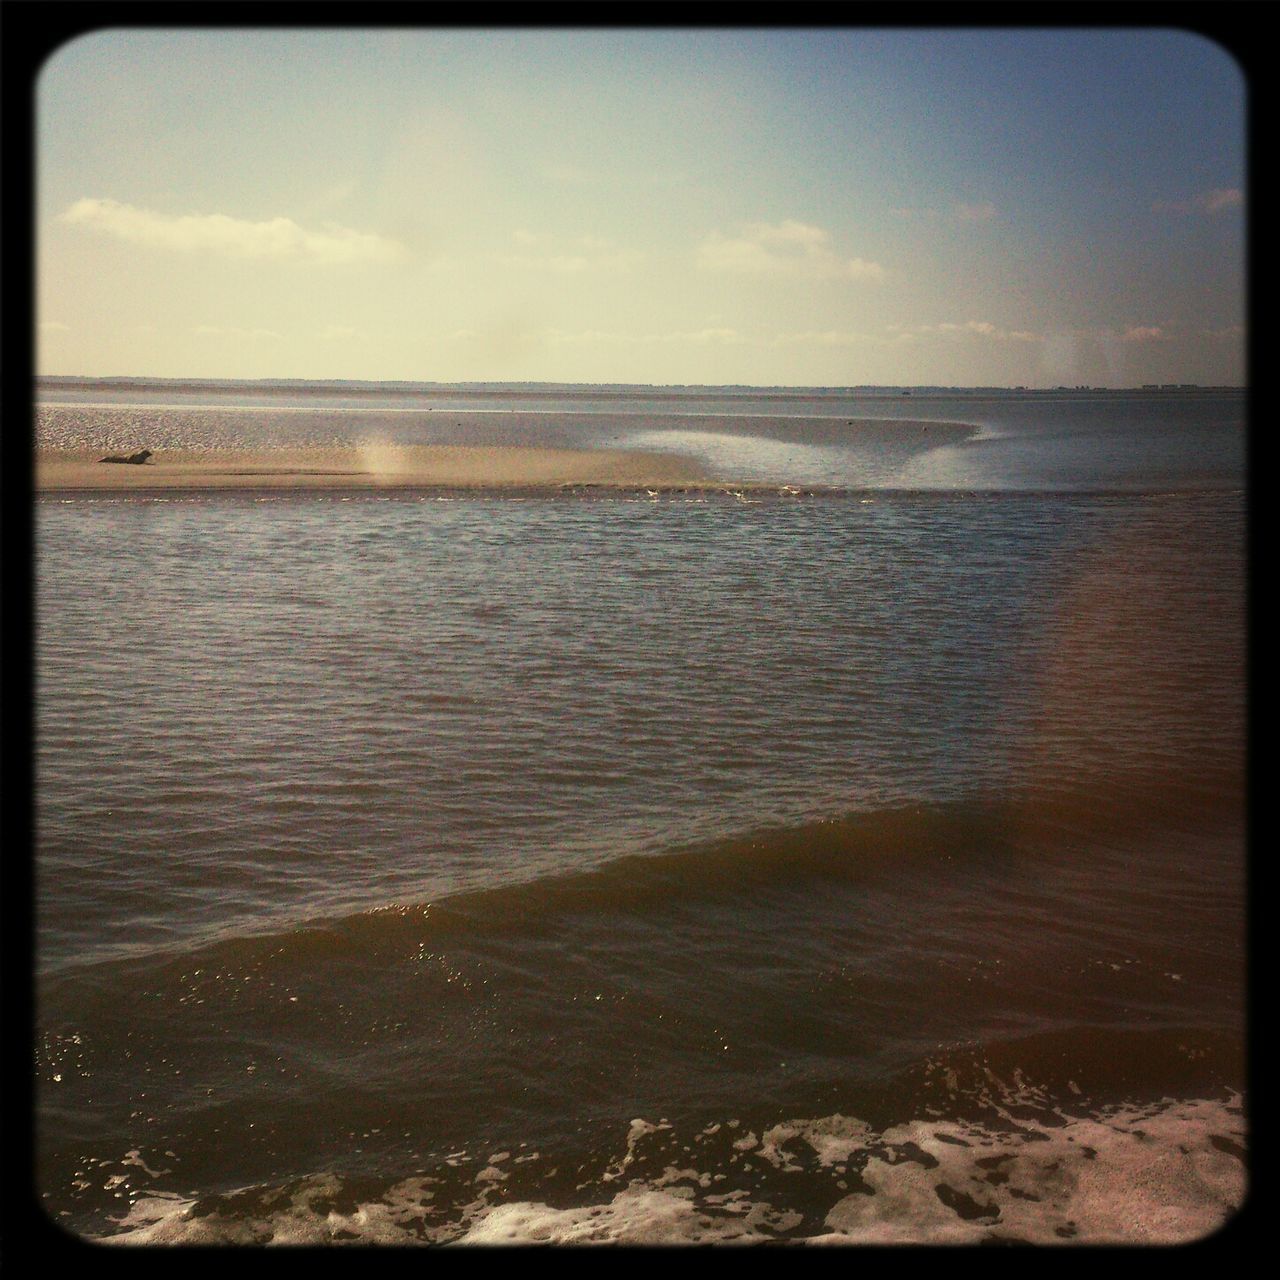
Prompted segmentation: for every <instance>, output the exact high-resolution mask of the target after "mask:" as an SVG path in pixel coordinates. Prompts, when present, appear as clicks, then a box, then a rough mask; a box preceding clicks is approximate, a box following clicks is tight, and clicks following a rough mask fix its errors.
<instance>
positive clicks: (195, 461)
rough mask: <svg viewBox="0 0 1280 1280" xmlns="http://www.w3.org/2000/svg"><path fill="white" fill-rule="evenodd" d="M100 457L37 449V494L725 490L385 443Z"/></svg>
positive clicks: (692, 479) (652, 458)
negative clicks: (139, 460)
mask: <svg viewBox="0 0 1280 1280" xmlns="http://www.w3.org/2000/svg"><path fill="white" fill-rule="evenodd" d="M103 456H105V455H104V453H103V452H100V451H96V450H95V451H92V452H91V451H89V450H83V449H40V450H37V452H36V456H35V477H34V479H35V491H36V492H37V493H56V492H75V491H103V490H105V491H110V492H112V493H121V492H129V491H136V492H147V491H151V490H156V489H178V490H187V491H200V490H206V489H230V490H236V489H242V490H254V489H432V488H449V489H498V490H501V489H529V488H548V489H554V488H559V487H563V486H566V485H593V486H604V487H615V488H621V489H630V488H640V487H645V486H648V487H652V488H671V487H679V486H702V485H707V486H715V487H720V482H717V481H716V480H714V479H713V478H712V477H711V476H710V475H709V474H708V472H707V471H706V469H705V468H704V467H703V466H702V465H701V464H700V463H699V462H698V461H696V460H695V459H692V458H687V457H682V456H680V455H677V454H670V453H660V452H643V451H638V450H622V449H562V448H534V447H527V446H470V445H465V446H464V445H405V446H391V445H380V444H379V445H360V446H348V447H334V448H302V449H290V448H269V449H256V450H200V451H195V450H190V451H185V450H169V451H163V450H161V451H157V452H156V454H155V455H154V456H153V457H152V458H151V459H149V460H148V461H147V462H146V463H144V464H142V465H131V464H120V463H109V462H102V461H101V460H100V459H101V458H102V457H103Z"/></svg>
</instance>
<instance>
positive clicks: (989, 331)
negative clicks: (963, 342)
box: [889, 320, 1039, 342]
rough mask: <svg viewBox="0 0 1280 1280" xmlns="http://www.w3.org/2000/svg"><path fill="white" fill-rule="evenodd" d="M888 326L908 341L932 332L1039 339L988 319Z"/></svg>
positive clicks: (996, 338)
mask: <svg viewBox="0 0 1280 1280" xmlns="http://www.w3.org/2000/svg"><path fill="white" fill-rule="evenodd" d="M889 328H890V330H891V331H893V332H894V333H896V335H897V336H898V338H900V339H906V340H908V341H910V340H912V339H914V338H916V337H920V336H927V335H934V334H938V335H942V336H945V337H953V338H956V337H977V338H990V339H992V340H993V341H997V342H1038V341H1039V338H1038V337H1037V336H1036V335H1035V334H1034V333H1028V332H1027V331H1026V330H1025V329H1001V328H1000V327H999V325H994V324H992V323H991V322H990V321H989V320H965V321H962V322H956V321H954V320H947V321H943V322H942V323H941V324H916V325H901V324H891V325H890V326H889Z"/></svg>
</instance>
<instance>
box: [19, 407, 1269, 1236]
mask: <svg viewBox="0 0 1280 1280" xmlns="http://www.w3.org/2000/svg"><path fill="white" fill-rule="evenodd" d="M460 403H468V402H465V401H460ZM880 403H882V404H883V405H884V406H885V408H884V411H883V415H882V416H886V417H888V416H890V415H893V414H897V415H898V416H900V417H905V416H907V415H906V413H905V410H904V409H903V407H902V406H900V405H899V404H898V403H896V402H893V401H889V400H884V401H882V402H880ZM470 407H471V409H472V410H474V405H471V406H470ZM506 407H508V408H514V410H516V412H513V413H507V414H502V413H498V414H495V413H486V414H481V413H477V412H474V411H472V412H470V414H469V416H468V414H467V413H464V412H463V411H462V410H461V409H459V410H457V413H456V415H455V417H454V418H453V419H452V422H451V424H450V425H449V426H448V427H447V428H445V427H437V425H436V424H435V423H432V424H431V430H433V431H434V430H439V431H440V432H441V434H440V435H439V436H435V437H430V438H448V439H450V440H451V441H452V440H477V439H483V440H486V441H492V440H497V439H499V438H502V437H503V433H508V435H510V434H511V433H514V434H516V435H519V436H520V437H521V438H522V439H525V438H529V433H531V432H532V433H536V434H534V436H533V438H534V439H536V440H537V441H538V442H545V443H560V442H569V443H583V442H584V441H585V442H586V443H588V444H597V445H607V444H611V443H628V444H631V443H635V437H636V436H637V435H647V437H648V438H647V439H646V440H645V441H643V442H641V443H640V444H638V445H637V447H655V444H656V446H657V447H672V448H677V449H685V450H690V449H691V450H694V451H697V452H699V454H700V456H702V457H703V458H704V459H705V460H707V461H709V462H711V463H712V464H713V465H716V466H717V467H720V468H721V470H722V474H725V475H727V476H732V477H734V478H739V479H742V478H750V476H751V475H752V474H753V469H756V470H755V471H754V474H763V475H765V476H766V477H767V478H770V479H778V480H779V481H785V482H789V483H824V484H836V485H840V486H843V488H842V490H841V491H840V492H834V493H827V494H822V495H819V496H799V497H796V496H792V495H789V494H769V495H760V496H758V497H757V498H755V499H753V500H752V501H740V500H738V499H736V498H734V497H733V496H732V495H730V494H721V493H710V494H704V495H694V494H690V495H685V496H676V495H672V496H664V497H661V498H659V499H658V500H656V501H651V500H649V499H647V498H639V499H637V498H634V497H632V496H629V495H616V496H602V497H598V498H594V499H584V498H580V497H578V498H575V497H567V496H559V497H543V498H535V499H530V500H517V499H513V498H499V497H476V496H466V495H461V494H442V493H422V494H412V493H410V494H398V495H394V496H387V495H385V494H383V495H373V494H366V495H363V496H360V495H340V494H325V493H319V494H303V495H294V496H280V495H275V496H272V497H270V498H267V497H264V496H263V495H256V496H255V495H252V494H241V495H235V494H227V493H224V494H218V495H209V496H203V497H200V496H193V497H181V498H179V497H173V498H170V499H168V500H161V499H156V500H139V499H137V498H117V497H109V496H103V497H96V498H95V497H77V498H74V499H60V498H56V497H50V498H46V499H43V500H41V501H40V503H39V505H38V510H37V562H36V577H37V592H38V598H37V606H38V632H37V646H36V648H37V651H36V657H37V686H36V692H37V708H36V710H37V744H36V746H37V760H36V769H37V794H36V817H37V847H36V857H37V861H36V872H37V890H38V901H37V923H38V927H39V948H38V954H37V964H38V968H39V971H40V983H39V993H38V1021H39V1043H38V1045H37V1053H36V1061H37V1078H38V1091H39V1108H40V1110H39V1162H38V1167H37V1170H36V1178H37V1186H38V1193H39V1194H40V1196H41V1197H42V1198H43V1203H44V1204H45V1206H46V1207H47V1210H48V1212H49V1213H50V1214H51V1216H53V1217H54V1219H55V1220H57V1221H60V1222H62V1223H63V1224H64V1225H65V1226H67V1227H68V1228H69V1229H71V1230H73V1231H76V1232H78V1233H82V1234H88V1235H94V1236H98V1235H112V1236H115V1237H116V1238H127V1239H134V1240H138V1239H148V1240H165V1239H176V1240H184V1241H205V1240H220V1241H236V1242H242V1243H243V1242H264V1241H267V1240H276V1241H287V1240H298V1241H329V1240H348V1239H353V1240H359V1241H366V1242H370V1241H376V1242H389V1243H403V1242H406V1241H417V1240H445V1241H447V1240H453V1239H459V1238H469V1239H473V1240H488V1241H504V1240H512V1239H529V1238H549V1239H554V1240H561V1241H571V1240H588V1239H629V1240H662V1241H690V1240H717V1239H773V1238H784V1239H813V1238H832V1237H835V1238H838V1239H841V1240H845V1239H852V1240H878V1239H911V1240H938V1241H951V1240H981V1239H1022V1240H1033V1241H1038V1242H1050V1243H1060V1242H1062V1241H1064V1240H1082V1241H1093V1240H1131V1241H1136V1242H1140V1241H1143V1240H1147V1239H1156V1240H1170V1239H1186V1238H1194V1237H1196V1236H1198V1235H1203V1234H1204V1233H1206V1232H1208V1231H1211V1230H1213V1229H1215V1227H1216V1226H1217V1225H1218V1224H1219V1223H1220V1222H1221V1221H1223V1220H1224V1219H1225V1218H1226V1217H1228V1216H1229V1215H1230V1214H1231V1212H1232V1211H1233V1208H1234V1207H1235V1206H1237V1205H1238V1204H1239V1203H1240V1201H1241V1199H1242V1197H1243V1194H1244V1190H1243V1189H1244V1184H1245V1175H1244V1170H1243V1159H1244V1149H1245V1146H1246V1125H1245V1120H1244V1108H1245V1105H1246V1102H1247V1098H1246V1097H1245V1094H1244V1075H1243V1064H1242V1054H1243V1047H1242V1046H1243V1033H1244V1003H1245V976H1244V938H1243V917H1244V901H1245V891H1244V844H1245V831H1244V817H1243V809H1244V783H1243V774H1244V714H1245V712H1244V708H1245V678H1244V537H1245V528H1244V524H1245V511H1244V501H1243V457H1244V451H1243V429H1242V406H1241V403H1240V399H1239V397H1228V396H1220V397H1209V396H1205V397H1184V398H1176V397H1154V398H1153V397H1148V398H1145V399H1144V398H1142V397H1137V396H1134V397H1113V398H1110V399H1109V398H1106V397H1080V398H1078V399H1075V400H1073V399H1072V398H1071V397H1056V398H1049V399H1045V398H1040V397H1034V398H1033V397H1025V398H1021V399H1017V398H1008V399H1002V400H996V399H992V400H991V401H990V402H989V403H985V402H984V403H982V404H978V403H969V404H966V403H964V402H963V401H962V400H961V399H959V398H953V399H952V400H944V399H941V398H939V399H938V400H937V401H936V403H934V404H933V406H932V408H930V407H928V406H926V405H925V398H923V397H922V398H918V399H917V400H916V402H915V403H913V404H912V406H911V414H910V417H911V419H912V420H913V421H919V422H926V423H927V422H934V423H941V422H970V423H972V424H973V425H974V426H976V427H977V428H979V429H978V430H977V431H976V432H954V431H952V432H947V433H945V434H944V435H942V436H941V437H933V438H931V437H930V435H929V432H927V431H920V432H914V433H913V434H912V435H911V436H910V437H909V438H906V439H904V438H903V437H902V436H901V434H899V435H896V436H895V435H894V433H893V432H892V431H890V430H889V429H887V428H886V429H885V430H884V431H883V432H881V433H880V434H875V433H872V434H871V435H870V436H868V435H867V434H866V433H864V434H863V435H862V436H860V438H859V440H857V441H850V440H849V439H848V438H846V436H844V435H842V433H841V432H840V431H839V430H838V428H839V425H840V424H839V421H838V419H839V418H840V417H841V416H842V415H845V414H848V416H849V417H865V416H869V415H870V414H871V406H870V405H869V404H868V403H866V402H855V401H853V400H849V401H848V402H838V403H837V402H833V401H824V402H821V404H820V406H819V408H820V411H819V410H815V409H814V407H813V404H811V403H805V404H803V405H801V406H799V407H800V410H801V411H800V412H798V413H795V414H791V412H790V411H791V410H792V409H793V408H795V407H796V406H795V405H793V404H790V403H785V404H782V405H781V406H780V405H779V404H778V403H776V402H773V401H769V402H764V401H762V402H760V403H756V404H749V405H747V406H745V407H746V409H748V410H750V412H743V408H744V406H742V405H741V404H735V405H734V406H732V407H733V408H734V410H735V413H734V415H733V416H731V417H730V416H725V415H722V414H720V412H719V410H720V409H721V408H722V407H723V406H720V405H718V404H717V405H713V408H714V409H715V410H716V412H715V413H712V414H711V416H710V417H709V418H706V419H705V420H703V421H702V422H701V425H697V424H695V425H691V423H694V419H695V418H698V417H701V416H702V406H701V405H699V404H698V403H696V402H684V403H681V404H677V405H675V406H667V408H668V409H674V410H675V412H673V413H668V414H666V415H665V416H664V415H663V414H662V413H660V412H659V410H660V409H662V408H663V406H661V405H658V406H656V407H654V406H648V405H645V406H642V413H641V415H640V420H637V413H636V406H635V405H634V404H632V403H618V404H613V405H611V406H610V405H606V406H604V408H609V409H611V410H612V411H611V412H608V413H606V412H603V411H602V409H601V407H600V406H596V405H594V404H593V405H591V406H590V410H591V411H590V412H589V413H581V414H577V413H572V412H567V410H571V409H576V408H580V407H581V404H580V403H579V402H576V401H573V400H571V399H569V398H566V399H565V401H564V402H563V403H559V404H553V405H551V406H549V408H550V410H551V411H550V412H541V413H538V414H531V413H528V412H527V406H522V405H520V404H515V405H508V406H506ZM542 407H547V406H542ZM966 409H967V410H968V411H969V412H968V416H967V417H966V416H965V411H966ZM690 410H693V411H695V412H690ZM836 410H838V412H835V411H836ZM427 412H428V411H423V412H421V413H419V412H418V411H417V410H414V411H413V412H410V413H399V414H397V413H392V412H388V411H387V410H386V409H378V408H369V407H367V406H366V407H344V406H341V405H338V406H332V407H329V408H327V409H324V410H323V411H321V410H317V409H315V408H314V406H313V405H311V404H310V402H306V401H303V400H302V398H301V397H299V403H298V404H295V405H293V406H292V408H291V409H283V410H281V409H276V410H271V409H265V408H253V407H251V406H239V407H235V408H234V409H228V408H226V407H221V408H219V409H217V410H211V409H204V410H202V409H200V408H199V407H197V406H192V405H182V406H180V407H178V408H174V409H156V408H155V407H154V406H143V407H141V408H139V407H137V406H120V405H116V406H113V407H111V408H107V409H102V408H94V407H92V406H85V405H79V406H74V407H70V406H68V407H60V408H47V409H45V410H43V411H42V417H41V419H40V422H39V424H38V442H44V443H50V442H54V441H57V442H62V443H73V444H74V443H81V442H84V441H86V440H88V441H90V442H92V443H94V444H95V447H96V442H97V441H98V440H102V441H103V442H104V443H109V444H110V445H111V446H112V447H114V444H115V439H114V437H113V436H112V434H111V433H112V432H116V433H120V434H122V435H128V434H129V433H130V432H133V433H134V434H132V435H129V440H130V441H132V440H134V439H137V438H140V437H139V436H138V435H137V432H138V430H139V428H140V426H141V427H145V428H146V440H147V441H150V440H152V439H156V440H159V441H160V442H161V443H162V444H163V445H164V446H165V447H192V445H193V444H195V445H196V446H197V447H217V446H218V444H219V443H226V442H228V441H231V442H234V443H241V444H243V443H245V442H249V443H252V444H254V445H255V446H257V445H260V444H262V443H268V444H269V443H271V442H273V441H279V442H283V441H286V440H287V441H291V442H296V441H300V440H307V441H308V442H314V441H320V442H325V441H328V440H349V439H358V438H368V437H370V436H372V435H375V434H376V435H377V437H378V438H391V439H393V440H398V441H401V442H418V441H421V440H423V439H424V436H423V434H422V433H423V432H424V431H426V430H427V427H426V425H424V422H423V419H425V418H426V417H427ZM429 412H430V413H431V414H433V415H434V414H435V412H436V411H435V410H434V409H433V410H430V411H429ZM783 412H786V413H787V414H788V416H786V417H778V416H777V415H778V414H780V413H783ZM138 415H151V416H150V417H145V419H143V418H139V416H138ZM770 415H773V416H772V417H771V416H770ZM395 423H398V424H399V425H394V424H395ZM708 425H709V426H710V427H711V428H712V429H711V430H710V431H708V430H706V427H707V426H708ZM396 431H400V432H403V433H408V434H406V435H402V436H399V437H397V436H394V434H393V433H394V432H396ZM659 431H665V432H667V433H668V434H667V435H666V436H665V437H663V438H662V439H661V440H658V439H656V438H655V437H654V434H653V433H655V432H659ZM164 432H168V435H164V434H163V433H164ZM324 432H327V433H329V434H328V435H325V434H323V433H324ZM95 433H96V434H95ZM451 433H452V434H451ZM485 433H487V434H485ZM125 442H126V441H123V440H122V441H121V443H125ZM1091 457H1092V458H1093V459H1094V463H1093V465H1092V466H1090V465H1089V459H1090V458H1091ZM1144 459H1145V461H1144ZM779 466H782V467H783V470H781V471H779V470H777V469H774V470H769V468H771V467H772V468H777V467H779ZM805 468H809V469H808V470H807V471H806V470H805ZM801 472H803V474H801ZM1144 476H1145V479H1143V477H1144ZM948 477H951V479H948Z"/></svg>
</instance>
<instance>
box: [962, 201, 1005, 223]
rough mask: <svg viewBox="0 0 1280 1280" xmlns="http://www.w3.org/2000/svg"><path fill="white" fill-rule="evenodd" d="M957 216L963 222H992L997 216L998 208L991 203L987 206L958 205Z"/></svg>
mask: <svg viewBox="0 0 1280 1280" xmlns="http://www.w3.org/2000/svg"><path fill="white" fill-rule="evenodd" d="M955 215H956V217H957V218H959V219H960V221H961V222H990V221H991V219H992V218H994V217H995V216H996V207H995V205H993V204H992V203H991V202H990V201H987V202H986V203H985V204H958V205H956V207H955Z"/></svg>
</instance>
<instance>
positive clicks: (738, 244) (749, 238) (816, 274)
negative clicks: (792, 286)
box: [698, 219, 884, 280]
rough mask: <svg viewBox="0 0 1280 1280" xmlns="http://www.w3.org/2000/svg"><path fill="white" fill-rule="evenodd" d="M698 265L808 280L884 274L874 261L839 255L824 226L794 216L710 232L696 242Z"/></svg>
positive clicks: (738, 273) (707, 269)
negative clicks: (733, 230) (738, 230)
mask: <svg viewBox="0 0 1280 1280" xmlns="http://www.w3.org/2000/svg"><path fill="white" fill-rule="evenodd" d="M698 266H699V267H701V268H702V269H703V270H704V271H723V272H728V273H730V274H733V275H748V276H750V275H756V276H791V277H796V278H800V279H809V280H879V279H882V278H883V276H884V268H883V267H882V266H881V265H880V264H879V263H878V262H868V261H866V260H865V259H863V258H845V257H842V256H840V255H839V254H837V253H836V252H835V251H834V250H833V249H832V248H831V237H830V235H829V234H828V233H827V232H826V231H824V230H823V229H822V228H821V227H814V226H810V225H808V224H807V223H804V222H796V221H795V220H794V219H787V220H786V221H784V222H779V223H767V222H754V223H750V224H748V225H747V226H745V227H743V228H742V231H741V234H739V235H736V236H726V235H722V234H721V233H720V232H718V231H715V232H712V234H711V235H710V236H708V237H707V238H706V239H705V240H704V241H703V242H702V244H701V245H700V246H699V247H698Z"/></svg>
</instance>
